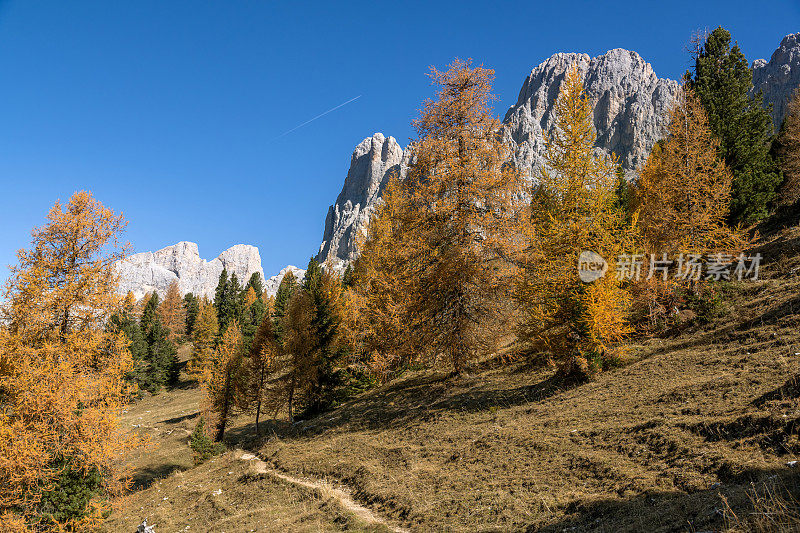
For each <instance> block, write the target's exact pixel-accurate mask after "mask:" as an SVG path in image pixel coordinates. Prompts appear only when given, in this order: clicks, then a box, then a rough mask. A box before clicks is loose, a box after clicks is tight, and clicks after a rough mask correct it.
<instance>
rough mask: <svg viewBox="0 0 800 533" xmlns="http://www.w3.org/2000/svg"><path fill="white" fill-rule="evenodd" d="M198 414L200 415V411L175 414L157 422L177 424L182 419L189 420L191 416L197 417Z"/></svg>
mask: <svg viewBox="0 0 800 533" xmlns="http://www.w3.org/2000/svg"><path fill="white" fill-rule="evenodd" d="M199 415H200V411H197V412H195V413H189V414H187V415H181V416H176V417H173V418H167V419H166V420H161V421H159V422H158V423H159V424H179V423H181V422H183V421H184V420H191V419H192V418H197V417H198V416H199Z"/></svg>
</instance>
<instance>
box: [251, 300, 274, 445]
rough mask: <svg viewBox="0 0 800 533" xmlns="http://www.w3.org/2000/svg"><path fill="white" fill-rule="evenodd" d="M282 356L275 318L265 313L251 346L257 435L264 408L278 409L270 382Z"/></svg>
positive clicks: (252, 397)
mask: <svg viewBox="0 0 800 533" xmlns="http://www.w3.org/2000/svg"><path fill="white" fill-rule="evenodd" d="M281 355H282V354H281V347H280V343H278V339H277V337H276V336H275V327H274V324H273V318H272V316H271V315H270V314H269V313H264V317H263V318H262V319H261V324H259V326H258V329H257V330H256V334H255V336H254V337H253V343H252V344H251V346H250V383H251V385H250V394H251V400H250V404H251V405H252V406H253V408H254V409H255V422H256V435H258V434H259V421H260V417H261V411H262V406H264V405H268V406H276V407H277V405H275V404H276V401H277V400H276V398H275V396H276V394H275V387H271V386H270V383H269V380H270V375H271V374H272V372H273V371H274V370H275V369H276V368H277V366H278V359H279V358H280V357H281Z"/></svg>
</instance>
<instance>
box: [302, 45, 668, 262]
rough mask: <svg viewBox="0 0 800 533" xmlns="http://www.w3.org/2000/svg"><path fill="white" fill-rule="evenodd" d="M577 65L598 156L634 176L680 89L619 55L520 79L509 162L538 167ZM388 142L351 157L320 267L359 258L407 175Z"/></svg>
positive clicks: (574, 57)
mask: <svg viewBox="0 0 800 533" xmlns="http://www.w3.org/2000/svg"><path fill="white" fill-rule="evenodd" d="M572 64H577V65H578V68H579V69H580V72H581V75H582V76H583V77H584V81H585V85H586V92H587V94H588V95H589V97H590V98H591V99H592V102H593V103H594V105H595V113H594V124H595V127H596V129H597V146H598V150H600V151H603V152H605V153H611V152H614V153H615V154H617V156H619V159H620V164H621V165H622V166H623V168H625V169H626V170H627V171H629V172H632V171H633V170H634V169H636V168H637V167H638V166H639V165H641V164H643V163H644V160H645V159H646V157H647V154H648V153H649V151H650V149H651V148H652V147H653V144H655V142H656V141H657V140H658V139H659V138H661V136H662V135H663V134H664V131H665V129H666V125H667V121H668V117H667V113H668V111H669V108H670V106H671V105H672V104H673V102H674V98H675V94H676V93H677V91H678V83H677V82H675V81H672V80H666V79H659V78H658V77H657V76H656V74H655V72H653V69H652V67H651V66H650V64H649V63H647V62H646V61H644V59H642V58H641V57H640V56H639V55H638V54H637V53H636V52H629V51H628V50H622V49H616V50H611V51H609V52H607V53H605V54H603V55H602V56H599V57H595V58H590V57H589V56H588V55H586V54H555V55H554V56H552V57H550V59H548V60H547V61H545V62H544V63H542V64H541V65H539V66H538V67H536V68H535V69H533V71H531V73H530V75H529V76H528V77H527V78H526V79H525V83H524V84H523V86H522V90H520V93H519V98H518V99H517V103H516V104H514V105H513V106H512V107H511V108H510V109H509V110H508V112H507V113H506V116H505V118H504V120H503V123H504V124H503V130H502V132H501V133H502V135H503V138H504V139H505V141H506V142H507V143H508V144H509V146H510V148H511V150H512V155H511V160H512V161H513V162H514V163H515V164H516V165H518V166H519V167H520V168H521V169H522V170H523V172H524V173H525V174H526V175H527V176H529V177H531V176H535V175H536V168H537V167H538V166H539V165H540V164H541V160H542V158H541V156H542V153H543V152H544V135H545V134H546V133H548V132H550V131H551V130H552V128H553V127H554V122H555V116H554V114H553V107H554V103H555V100H556V96H557V95H558V91H559V89H560V87H561V82H562V81H563V79H564V74H565V73H566V71H567V69H568V68H569V66H570V65H572ZM410 156H411V154H410V151H409V149H405V150H403V149H402V148H401V147H400V145H398V144H397V142H396V141H395V140H394V139H393V138H392V137H389V138H386V137H384V136H383V135H382V134H380V133H376V134H375V135H373V136H372V137H369V138H366V139H364V140H363V141H362V142H361V143H360V144H359V145H358V146H357V147H356V149H355V151H354V152H353V156H352V158H351V160H350V169H349V170H348V172H347V177H346V178H345V181H344V187H342V192H341V193H340V194H339V197H338V198H337V199H336V203H335V204H333V205H332V206H331V207H330V208H329V209H328V216H327V218H326V220H325V233H324V235H323V238H322V245H321V246H320V250H319V254H318V255H317V260H318V261H320V262H325V261H330V262H332V263H333V264H334V266H335V267H336V268H337V269H341V268H342V267H343V265H344V264H346V263H347V262H349V261H352V260H353V259H355V258H356V256H357V255H358V235H359V234H360V233H361V232H362V231H363V230H364V228H365V226H366V223H367V222H368V220H369V216H370V214H371V213H372V212H373V210H374V209H375V204H376V202H377V201H378V199H379V198H380V194H381V192H382V191H383V188H384V187H385V185H386V181H387V179H388V177H389V176H390V175H391V173H392V172H398V173H399V175H400V177H403V176H404V175H405V172H406V170H407V167H408V162H409V160H410Z"/></svg>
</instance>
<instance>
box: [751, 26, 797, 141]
mask: <svg viewBox="0 0 800 533" xmlns="http://www.w3.org/2000/svg"><path fill="white" fill-rule="evenodd" d="M799 85H800V33H792V34H790V35H787V36H786V37H784V38H783V40H781V44H780V45H779V46H778V49H777V50H775V51H774V52H773V53H772V57H771V58H770V60H769V61H766V60H764V59H756V60H755V61H753V94H756V93H758V91H761V93H762V95H763V98H764V104H765V105H769V104H772V112H771V115H772V124H773V125H774V126H775V131H778V130H779V129H780V127H781V124H783V119H784V118H786V105H787V104H788V103H789V99H790V98H791V96H792V93H793V92H794V91H795V89H797V87H798V86H799Z"/></svg>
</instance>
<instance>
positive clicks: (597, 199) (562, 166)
mask: <svg viewBox="0 0 800 533" xmlns="http://www.w3.org/2000/svg"><path fill="white" fill-rule="evenodd" d="M592 112H593V109H592V106H591V102H590V101H589V99H588V98H587V96H586V94H585V93H584V90H583V83H582V80H581V77H580V73H579V71H578V69H577V67H576V66H573V67H572V68H570V69H569V70H568V71H567V74H566V77H565V79H564V82H563V84H562V86H561V91H560V93H559V95H558V99H557V101H556V105H555V116H556V126H555V130H554V131H553V133H552V134H551V135H550V136H548V137H547V138H546V150H545V153H544V164H543V165H542V167H541V169H540V172H539V176H538V184H536V185H534V190H533V195H532V196H533V199H532V202H531V211H530V220H529V224H526V226H525V228H526V229H527V231H528V233H529V242H530V243H531V247H530V249H529V250H528V254H527V259H526V260H525V263H524V265H525V266H524V269H523V272H522V274H521V276H520V278H519V283H518V286H517V293H516V294H517V298H518V299H519V302H520V303H521V311H522V316H521V320H520V324H519V335H520V338H521V339H522V340H523V341H524V342H527V343H528V344H529V345H530V346H531V347H532V348H534V349H537V350H540V351H543V352H544V353H545V354H546V355H547V356H548V357H552V358H555V359H558V360H559V362H560V366H561V371H562V372H563V373H564V374H565V375H568V376H571V377H585V376H587V375H588V374H590V373H591V372H593V371H597V370H600V369H602V367H603V366H604V364H606V362H608V360H610V359H611V358H612V357H613V350H612V349H613V348H615V347H616V346H617V345H619V344H620V343H621V342H622V341H623V339H624V338H625V336H626V334H627V333H628V331H629V328H628V326H627V323H626V318H627V310H628V306H629V301H630V297H629V294H628V292H627V291H626V290H625V289H624V288H623V287H622V286H621V284H620V282H619V280H618V279H617V278H616V276H615V275H614V269H615V267H614V265H615V262H616V259H617V257H618V255H619V254H620V253H622V252H623V251H624V250H626V249H630V248H631V247H632V246H633V236H634V230H633V226H632V224H628V223H626V221H625V218H626V217H625V216H624V214H623V213H622V211H621V210H620V209H619V208H618V207H617V206H616V202H615V196H614V189H615V185H616V176H615V171H616V164H615V160H614V158H613V156H612V157H603V156H599V155H596V154H595V153H594V142H595V138H596V134H595V131H594V126H593V123H592ZM634 223H635V221H634ZM583 251H591V252H594V253H596V254H599V255H600V256H601V257H603V258H604V259H605V261H606V262H607V264H608V265H609V267H608V271H607V273H606V275H605V276H603V277H601V278H599V279H597V280H596V281H594V282H592V283H584V282H582V281H581V280H580V278H579V277H578V259H579V256H580V254H581V252H583Z"/></svg>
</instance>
